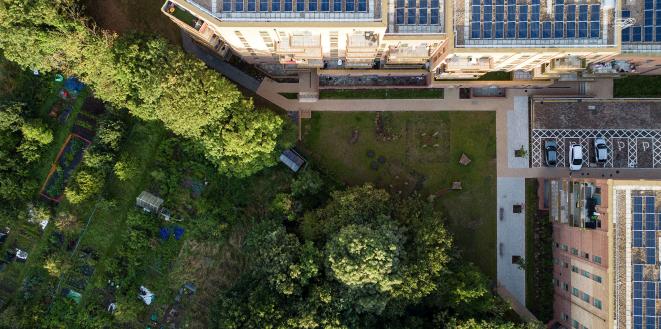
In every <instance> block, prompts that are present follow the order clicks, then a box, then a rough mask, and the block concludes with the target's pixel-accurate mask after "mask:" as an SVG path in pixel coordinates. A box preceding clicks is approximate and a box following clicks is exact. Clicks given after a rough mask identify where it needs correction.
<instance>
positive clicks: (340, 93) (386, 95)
mask: <svg viewBox="0 0 661 329" xmlns="http://www.w3.org/2000/svg"><path fill="white" fill-rule="evenodd" d="M424 98H439V99H442V98H443V89H442V88H411V89H403V88H402V89H387V88H383V89H378V88H374V89H328V90H321V91H319V99H424Z"/></svg>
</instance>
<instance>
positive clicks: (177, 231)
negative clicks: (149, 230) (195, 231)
mask: <svg viewBox="0 0 661 329" xmlns="http://www.w3.org/2000/svg"><path fill="white" fill-rule="evenodd" d="M183 235H184V228H183V227H181V226H175V227H174V239H175V240H179V239H181V237H182V236H183Z"/></svg>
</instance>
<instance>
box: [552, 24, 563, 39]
mask: <svg viewBox="0 0 661 329" xmlns="http://www.w3.org/2000/svg"><path fill="white" fill-rule="evenodd" d="M554 25H555V26H554V33H553V36H554V37H556V38H562V37H563V36H564V35H565V24H563V23H562V22H555V23H554Z"/></svg>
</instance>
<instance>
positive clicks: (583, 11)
mask: <svg viewBox="0 0 661 329" xmlns="http://www.w3.org/2000/svg"><path fill="white" fill-rule="evenodd" d="M578 20H579V21H587V20H588V5H580V6H578Z"/></svg>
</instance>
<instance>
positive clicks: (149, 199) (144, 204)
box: [135, 191, 163, 212]
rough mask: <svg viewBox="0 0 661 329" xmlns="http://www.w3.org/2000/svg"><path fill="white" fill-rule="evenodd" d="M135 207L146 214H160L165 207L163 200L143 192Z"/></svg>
mask: <svg viewBox="0 0 661 329" xmlns="http://www.w3.org/2000/svg"><path fill="white" fill-rule="evenodd" d="M135 205H136V206H138V207H140V208H142V209H143V210H144V211H146V212H158V210H159V209H161V206H162V205H163V199H161V198H159V197H157V196H155V195H153V194H151V193H149V192H147V191H142V193H140V195H139V196H138V197H137V198H136V199H135Z"/></svg>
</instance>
